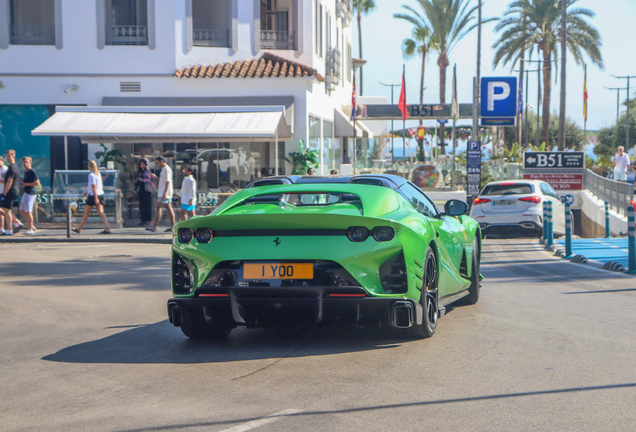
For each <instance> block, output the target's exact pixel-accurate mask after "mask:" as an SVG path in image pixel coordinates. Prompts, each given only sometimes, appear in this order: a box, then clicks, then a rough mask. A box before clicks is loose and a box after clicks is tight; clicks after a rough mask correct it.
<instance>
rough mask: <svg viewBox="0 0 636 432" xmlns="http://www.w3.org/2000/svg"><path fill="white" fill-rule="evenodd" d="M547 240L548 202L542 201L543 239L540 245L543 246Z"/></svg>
mask: <svg viewBox="0 0 636 432" xmlns="http://www.w3.org/2000/svg"><path fill="white" fill-rule="evenodd" d="M547 239H548V201H543V237H541V243H543V244H545V242H546V241H547Z"/></svg>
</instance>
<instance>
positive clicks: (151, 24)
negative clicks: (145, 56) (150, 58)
mask: <svg viewBox="0 0 636 432" xmlns="http://www.w3.org/2000/svg"><path fill="white" fill-rule="evenodd" d="M147 1H148V48H150V49H151V50H153V49H155V47H156V46H157V32H156V31H155V0H147Z"/></svg>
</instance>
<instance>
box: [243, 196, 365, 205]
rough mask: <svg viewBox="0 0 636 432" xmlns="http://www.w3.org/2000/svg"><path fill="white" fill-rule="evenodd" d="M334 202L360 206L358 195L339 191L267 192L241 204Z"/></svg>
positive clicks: (327, 203) (324, 203) (325, 203)
mask: <svg viewBox="0 0 636 432" xmlns="http://www.w3.org/2000/svg"><path fill="white" fill-rule="evenodd" d="M336 203H349V204H355V205H359V206H362V201H361V200H360V197H359V196H358V195H355V194H350V193H341V192H332V193H330V192H303V193H292V194H268V195H257V196H253V197H250V198H247V199H246V200H245V201H244V202H243V204H276V205H280V204H291V205H293V206H297V207H302V206H324V205H330V204H336Z"/></svg>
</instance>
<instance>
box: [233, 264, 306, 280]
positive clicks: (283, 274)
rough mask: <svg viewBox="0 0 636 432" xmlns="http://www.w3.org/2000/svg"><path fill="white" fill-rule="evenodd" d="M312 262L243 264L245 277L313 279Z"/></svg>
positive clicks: (259, 278) (258, 278) (257, 278)
mask: <svg viewBox="0 0 636 432" xmlns="http://www.w3.org/2000/svg"><path fill="white" fill-rule="evenodd" d="M313 278H314V265H313V264H312V263H294V264H285V263H275V264H252V263H249V264H243V279H256V280H261V279H313Z"/></svg>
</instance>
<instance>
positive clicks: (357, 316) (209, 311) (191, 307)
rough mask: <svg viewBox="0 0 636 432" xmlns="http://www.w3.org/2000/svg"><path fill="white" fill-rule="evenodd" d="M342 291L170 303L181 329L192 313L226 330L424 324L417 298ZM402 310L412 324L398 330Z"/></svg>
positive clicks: (217, 295)
mask: <svg viewBox="0 0 636 432" xmlns="http://www.w3.org/2000/svg"><path fill="white" fill-rule="evenodd" d="M339 291H340V292H334V289H333V287H310V288H309V289H306V290H303V289H294V290H286V289H285V290H281V289H280V288H277V289H275V288H269V287H264V288H257V289H255V288H245V287H231V288H223V290H222V291H221V290H218V291H216V292H211V291H208V292H204V293H196V294H195V297H188V298H172V299H170V300H168V318H169V320H170V323H171V324H173V325H175V326H177V327H179V326H180V325H181V322H182V317H183V316H184V315H186V314H199V315H200V314H202V315H203V317H204V318H205V320H206V321H207V322H208V323H209V324H212V325H215V326H221V327H236V326H239V325H241V326H248V327H271V326H273V325H276V324H278V323H284V322H291V323H297V324H304V325H316V324H355V325H370V324H376V323H380V324H386V325H393V326H397V327H409V326H410V325H411V324H412V323H413V322H420V323H421V317H422V313H423V311H422V306H421V305H420V304H419V303H418V302H416V301H414V300H412V299H406V298H399V297H370V296H368V295H367V293H366V291H365V290H364V289H362V288H359V287H350V288H349V287H346V288H345V287H341V289H340V290H339ZM396 307H398V308H400V307H402V308H405V307H406V308H408V309H409V310H410V311H411V314H412V316H411V319H410V322H408V323H404V322H398V323H397V324H398V325H396V314H397V312H396ZM397 320H400V318H399V317H397Z"/></svg>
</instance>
